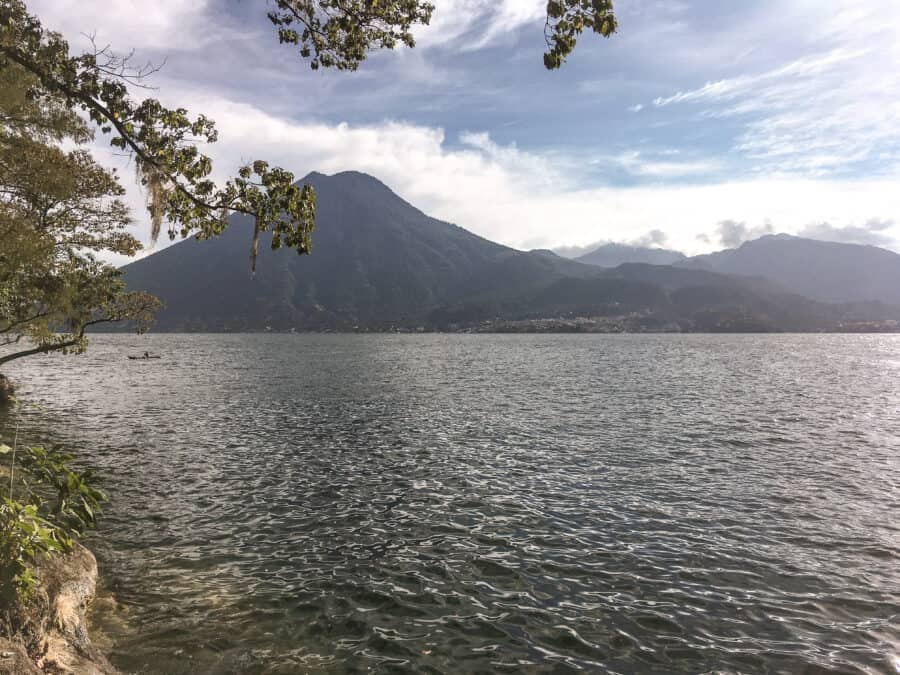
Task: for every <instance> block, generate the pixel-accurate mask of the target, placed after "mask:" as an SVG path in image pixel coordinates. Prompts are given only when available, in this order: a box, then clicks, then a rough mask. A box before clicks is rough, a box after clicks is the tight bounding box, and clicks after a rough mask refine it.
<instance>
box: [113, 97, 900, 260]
mask: <svg viewBox="0 0 900 675" xmlns="http://www.w3.org/2000/svg"><path fill="white" fill-rule="evenodd" d="M166 89H167V90H169V89H170V88H169V87H166ZM171 95H172V96H173V97H174V98H175V99H176V100H178V99H180V98H182V97H183V96H185V93H184V92H179V91H177V90H172V91H171ZM194 96H195V97H194V99H193V100H192V101H191V105H192V107H193V108H194V109H197V110H203V111H204V112H206V113H207V114H209V115H210V117H211V118H213V119H215V120H216V122H217V126H218V128H219V131H220V133H219V138H220V141H219V142H218V143H216V144H214V145H212V146H208V147H207V148H205V151H207V152H209V153H210V154H211V155H212V157H213V159H214V160H215V162H214V165H215V176H214V177H215V178H217V179H219V180H221V179H223V178H226V177H227V176H229V175H232V174H233V173H234V171H235V170H236V168H237V167H238V166H239V165H240V164H241V163H243V162H245V161H247V160H250V159H254V158H257V157H261V158H266V159H267V160H269V161H270V162H272V163H273V164H278V165H281V166H284V167H285V168H288V169H290V170H292V171H294V173H295V175H297V176H298V177H299V176H302V175H305V174H306V173H308V172H309V171H313V170H317V171H322V172H324V173H334V172H338V171H344V170H359V171H365V172H367V173H370V174H372V175H374V176H376V177H378V178H380V179H381V180H383V181H384V182H385V183H386V184H387V185H388V186H390V187H391V188H392V189H394V190H395V191H396V192H397V193H398V194H399V195H400V196H401V197H403V198H404V199H406V200H407V201H409V202H411V203H412V204H414V205H415V206H417V207H419V208H421V209H422V210H423V211H425V212H426V213H428V214H430V215H433V216H435V217H438V218H441V219H443V220H447V221H449V222H453V223H456V224H458V225H461V226H463V227H465V228H467V229H469V230H471V231H473V232H475V233H477V234H480V235H482V236H484V237H487V238H489V239H493V240H495V241H500V242H502V243H505V244H508V245H511V246H515V247H518V248H524V249H531V248H556V247H560V246H585V245H587V244H588V243H589V242H596V241H598V240H605V241H636V240H640V241H643V242H646V243H650V244H662V243H666V244H667V245H671V246H672V247H674V248H678V249H680V250H684V251H685V252H701V251H704V250H708V249H709V245H703V243H702V242H699V241H698V240H697V235H699V234H702V233H704V232H708V231H709V229H710V227H711V226H712V225H713V224H715V223H720V222H722V221H726V220H727V219H729V218H732V219H736V220H735V222H737V223H738V225H735V226H732V227H731V228H730V229H729V230H728V231H727V232H725V231H724V230H722V234H725V235H726V237H727V240H728V242H734V241H736V240H737V239H739V238H740V236H743V237H748V236H752V235H753V234H754V233H756V232H757V231H759V232H762V230H758V228H757V229H753V228H749V227H747V226H746V225H741V222H743V223H747V222H751V223H752V222H766V221H767V220H770V221H772V222H777V223H779V224H780V229H783V230H785V231H793V232H796V231H797V228H798V227H799V225H798V224H799V223H809V222H829V223H834V224H835V225H836V226H837V227H843V226H846V225H850V224H852V223H858V222H860V220H865V219H866V218H868V217H871V216H864V217H863V218H861V217H860V211H864V212H868V213H869V214H873V215H877V216H878V217H880V218H882V219H885V220H891V219H893V220H894V221H896V220H900V191H897V190H896V189H894V188H895V187H896V180H897V178H898V177H889V178H884V179H873V180H865V181H862V180H861V181H855V182H845V181H835V180H827V179H800V178H790V177H783V178H777V179H774V178H755V179H750V180H746V179H741V180H734V181H728V182H722V183H716V184H702V183H701V184H692V183H685V184H678V185H666V184H654V185H637V186H632V187H613V186H611V185H608V184H600V185H596V184H594V185H585V184H584V181H583V180H582V175H581V173H582V172H581V171H580V170H579V167H580V166H581V158H580V157H577V156H566V155H565V154H561V153H559V152H558V151H556V150H553V151H550V152H547V153H541V152H535V151H526V150H523V149H521V148H518V147H516V146H515V145H513V144H506V145H503V144H499V143H497V142H496V141H495V140H493V138H492V137H491V136H490V135H489V134H486V133H483V132H482V133H478V132H466V133H463V134H461V135H460V136H459V137H455V138H454V137H449V138H448V136H447V134H446V132H445V131H444V130H443V129H441V128H439V127H429V126H424V125H417V124H411V123H407V122H403V121H388V122H383V123H379V124H372V125H350V124H329V123H324V122H296V121H292V120H288V119H284V118H281V117H277V116H273V115H271V114H269V113H267V112H265V111H263V110H260V109H259V108H256V107H254V106H251V105H248V104H245V103H236V102H234V101H230V100H227V99H221V98H217V97H207V96H202V95H197V94H195V95H194ZM104 152H106V153H107V154H105V155H103V156H102V157H101V159H102V161H104V162H107V161H108V162H110V163H113V164H116V163H117V162H118V164H119V166H122V164H121V158H115V157H114V156H112V154H111V153H108V151H104ZM123 169H124V170H123V172H122V173H123V175H124V176H129V175H132V174H133V168H128V167H123ZM124 182H125V184H126V185H127V186H128V187H129V188H130V195H131V200H132V203H134V204H136V205H139V204H140V203H141V201H142V198H141V197H140V195H139V194H137V191H136V190H135V189H134V183H133V182H132V181H128V180H125V181H124ZM135 216H136V219H137V220H138V221H139V222H140V223H141V226H140V229H139V233H140V234H141V236H142V237H143V238H144V240H146V236H147V232H148V231H149V228H148V226H147V225H146V223H147V217H146V213H145V211H144V210H143V209H141V208H139V207H138V208H137V210H136V211H135ZM739 226H741V227H743V229H740V228H739ZM654 231H657V232H656V233H654ZM765 231H768V230H765ZM885 232H886V233H887V232H888V230H885ZM663 235H666V236H667V237H668V239H667V240H666V239H664V237H663ZM736 238H737V239H736ZM161 245H165V242H163V243H162V244H161Z"/></svg>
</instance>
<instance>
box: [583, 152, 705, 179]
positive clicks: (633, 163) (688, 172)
mask: <svg viewBox="0 0 900 675" xmlns="http://www.w3.org/2000/svg"><path fill="white" fill-rule="evenodd" d="M656 154H658V155H660V156H665V157H671V156H673V155H672V153H666V152H660V153H656ZM595 161H596V162H610V163H613V164H618V165H619V166H621V167H622V168H623V169H625V170H626V171H627V172H628V173H630V174H631V175H632V176H643V177H649V178H679V177H683V176H698V175H711V174H714V173H716V172H718V171H720V170H721V169H722V167H723V164H722V162H720V161H719V160H716V159H697V160H682V161H672V160H670V159H669V160H664V159H658V158H653V157H648V156H647V155H646V154H644V153H641V152H638V151H630V152H623V153H621V154H619V155H616V156H614V157H608V158H603V159H602V160H595Z"/></svg>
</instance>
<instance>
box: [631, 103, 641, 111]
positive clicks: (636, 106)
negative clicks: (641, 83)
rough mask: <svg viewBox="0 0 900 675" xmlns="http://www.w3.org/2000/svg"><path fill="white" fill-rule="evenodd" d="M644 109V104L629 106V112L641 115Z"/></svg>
mask: <svg viewBox="0 0 900 675" xmlns="http://www.w3.org/2000/svg"><path fill="white" fill-rule="evenodd" d="M643 109H644V104H643V103H637V104H635V105H632V106H628V112H633V113H639V112H641V110H643Z"/></svg>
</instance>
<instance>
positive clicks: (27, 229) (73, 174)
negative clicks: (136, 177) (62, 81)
mask: <svg viewBox="0 0 900 675" xmlns="http://www.w3.org/2000/svg"><path fill="white" fill-rule="evenodd" d="M0 80H2V82H3V84H4V88H3V89H2V91H0V346H9V345H13V344H17V343H19V342H21V341H22V340H23V338H24V339H25V340H26V342H29V343H31V344H32V345H33V346H32V347H31V348H29V349H25V350H22V351H15V352H11V353H5V354H3V355H2V356H0V364H3V363H5V362H7V361H9V360H12V359H13V358H21V357H22V356H27V355H31V354H35V353H42V352H48V351H74V352H77V351H81V350H83V348H84V346H85V344H86V341H85V338H84V332H85V329H86V328H87V327H89V326H91V325H95V324H97V323H101V322H106V321H117V320H122V319H134V320H136V321H137V322H138V328H139V330H140V329H146V328H147V327H148V325H149V320H150V318H151V313H152V311H153V309H155V308H156V307H158V306H159V302H158V301H157V300H155V299H154V298H152V297H151V296H149V295H147V294H142V293H127V292H126V290H125V285H124V283H123V281H122V279H121V274H120V273H119V272H118V271H117V270H116V269H115V268H114V267H112V266H111V265H108V264H105V263H102V262H100V261H99V260H98V259H97V258H96V254H98V253H104V252H105V253H115V254H119V255H125V256H131V255H134V254H135V253H136V252H137V251H138V250H139V249H140V248H141V246H140V243H139V242H138V241H137V240H136V239H135V238H134V237H133V236H132V235H131V234H130V233H128V231H127V228H128V226H129V225H130V224H131V220H130V217H129V215H128V209H127V207H126V206H125V204H124V203H123V202H122V200H121V196H122V194H123V192H124V191H123V189H122V187H121V185H120V183H119V181H118V177H117V176H116V175H115V173H114V172H111V171H108V170H107V169H105V168H104V167H102V166H100V165H98V164H97V163H96V162H95V161H94V159H93V157H92V156H91V155H90V153H88V152H87V151H85V150H84V149H81V148H79V147H76V148H75V149H73V150H68V151H66V150H63V149H62V148H61V147H60V145H59V144H60V143H62V142H66V143H76V144H77V143H79V142H81V141H83V140H85V139H86V138H89V137H90V134H89V128H88V127H87V125H86V123H85V122H84V120H82V119H81V118H80V117H79V116H78V115H77V113H76V112H75V111H74V110H72V109H70V108H68V107H66V106H65V105H62V104H60V98H59V97H52V96H47V95H46V94H45V92H44V91H43V90H42V88H41V87H40V85H39V82H38V78H37V76H35V75H34V74H33V73H31V72H29V71H28V70H27V69H25V68H23V67H21V66H19V65H17V64H9V63H8V64H6V66H5V67H3V68H0ZM60 331H64V332H62V333H61V332H60Z"/></svg>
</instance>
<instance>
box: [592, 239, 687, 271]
mask: <svg viewBox="0 0 900 675" xmlns="http://www.w3.org/2000/svg"><path fill="white" fill-rule="evenodd" d="M685 258H686V256H685V255H684V253H680V252H678V251H671V250H669V249H665V248H649V247H646V246H629V245H628V244H616V243H609V244H603V245H602V246H599V247H597V248H595V249H594V250H593V251H591V252H590V253H585V254H584V255H582V256H579V257H577V258H575V260H577V261H578V262H583V263H586V264H588V265H597V266H599V267H618V266H619V265H624V264H625V263H647V264H649V265H672V264H674V263H676V262H678V261H680V260H684V259H685Z"/></svg>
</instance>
